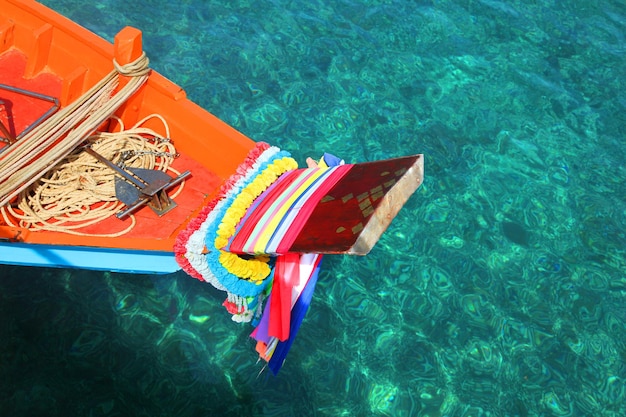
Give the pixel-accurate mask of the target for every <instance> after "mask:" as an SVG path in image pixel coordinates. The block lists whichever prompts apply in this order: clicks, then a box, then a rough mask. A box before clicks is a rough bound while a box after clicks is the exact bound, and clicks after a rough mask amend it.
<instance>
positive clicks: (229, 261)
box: [215, 157, 298, 282]
mask: <svg viewBox="0 0 626 417" xmlns="http://www.w3.org/2000/svg"><path fill="white" fill-rule="evenodd" d="M296 168H298V163H297V162H296V161H295V160H294V159H293V158H289V157H284V158H281V159H277V160H276V161H274V162H272V163H271V164H270V165H268V166H267V168H265V169H264V170H263V172H261V173H260V174H259V175H257V176H256V178H255V179H254V180H253V181H252V182H251V183H250V184H248V185H247V186H246V187H245V188H244V189H243V190H242V191H241V192H240V193H239V195H237V197H235V199H234V201H233V203H232V204H231V206H230V207H229V208H228V209H227V210H226V212H225V213H224V218H223V219H222V222H221V223H220V225H219V227H218V229H217V237H216V238H215V247H216V248H218V249H219V251H220V257H219V260H220V263H221V264H222V266H223V267H224V268H226V270H227V271H228V272H230V273H231V274H234V275H237V276H238V277H240V278H242V279H246V280H249V281H252V282H261V281H263V280H264V279H265V278H266V277H267V276H268V275H269V274H270V267H269V265H268V261H269V256H267V255H257V256H255V257H253V258H250V259H243V258H241V257H239V255H237V254H234V253H230V252H226V251H224V250H222V248H223V247H225V246H226V245H227V244H228V240H229V239H230V237H231V236H232V235H234V234H235V230H236V227H237V224H238V223H239V222H240V221H241V219H242V218H243V216H245V214H246V211H247V210H248V208H249V207H250V206H251V205H252V203H253V202H254V200H255V199H256V198H257V197H258V196H260V195H261V193H263V191H265V190H266V189H267V188H268V187H269V186H270V185H272V184H273V183H274V181H276V180H277V179H278V177H280V176H281V175H282V174H284V173H285V172H287V171H292V170H294V169H296Z"/></svg>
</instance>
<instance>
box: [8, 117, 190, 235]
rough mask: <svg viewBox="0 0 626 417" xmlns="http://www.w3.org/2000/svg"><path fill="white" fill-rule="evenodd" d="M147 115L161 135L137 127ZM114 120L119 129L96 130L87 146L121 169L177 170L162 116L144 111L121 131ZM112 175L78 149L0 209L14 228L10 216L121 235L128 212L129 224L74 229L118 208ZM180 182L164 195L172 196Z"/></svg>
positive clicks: (67, 229)
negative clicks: (156, 123)
mask: <svg viewBox="0 0 626 417" xmlns="http://www.w3.org/2000/svg"><path fill="white" fill-rule="evenodd" d="M153 118H158V119H159V120H161V122H162V123H163V127H164V132H165V136H162V135H159V134H157V133H156V132H155V131H153V130H151V129H148V128H145V127H142V125H143V124H144V123H145V122H146V121H147V120H149V119H153ZM114 120H116V121H117V122H118V123H119V124H120V131H119V132H113V133H110V132H98V133H96V134H94V135H92V136H90V137H89V138H88V139H87V145H88V146H91V148H92V149H93V150H94V151H96V152H98V153H99V154H100V155H102V156H104V157H105V158H107V159H108V160H110V161H113V162H114V163H117V164H118V165H121V166H123V167H125V168H145V169H158V170H161V171H171V172H172V173H174V174H175V175H178V174H179V172H178V171H176V170H175V169H173V168H171V166H170V165H171V164H172V162H173V160H174V158H175V156H176V149H175V148H174V145H173V144H172V142H171V141H170V140H169V139H168V138H169V136H170V132H169V126H168V125H167V122H166V121H165V120H164V119H163V117H161V116H160V115H156V114H153V115H150V116H148V117H146V118H144V119H143V120H141V121H139V122H138V123H137V124H136V125H135V126H133V127H131V128H130V129H125V128H124V125H123V122H122V121H121V120H120V119H119V118H117V117H114ZM115 176H116V174H115V172H114V171H113V170H111V169H110V168H108V167H107V166H105V165H104V164H102V163H100V162H98V161H97V160H96V159H95V158H94V157H92V156H90V155H89V154H87V153H86V152H84V151H82V149H81V148H79V149H76V150H75V151H74V152H73V153H71V154H70V155H69V156H67V157H66V158H64V159H63V161H61V163H59V164H58V165H57V166H55V167H54V169H52V170H50V171H49V172H48V173H47V174H46V175H45V176H44V177H42V178H40V179H39V181H38V182H36V183H34V184H32V185H31V186H29V187H28V188H26V189H25V190H23V191H22V192H20V194H19V197H18V204H17V208H13V207H12V206H10V205H7V206H5V207H0V213H1V214H2V216H3V218H4V221H5V222H6V223H7V224H9V225H11V226H15V224H12V222H11V219H12V218H13V219H17V220H18V221H19V224H18V226H19V227H23V228H27V229H29V230H35V231H37V230H47V231H55V232H63V233H69V234H74V235H82V236H105V237H116V236H121V235H123V234H125V233H128V232H129V231H130V230H131V229H132V228H133V227H134V225H135V217H134V216H132V215H131V219H132V220H131V224H130V225H128V226H127V227H125V228H124V230H121V231H117V232H112V233H106V234H90V233H84V232H81V231H80V230H79V229H82V228H84V227H87V226H90V225H93V224H95V223H98V222H100V221H102V220H104V219H106V218H109V217H111V216H113V215H114V214H115V213H117V212H118V211H119V210H120V209H121V208H122V207H124V204H123V203H121V202H119V201H118V200H117V198H116V196H115ZM183 184H184V183H183ZM183 184H181V186H180V187H179V188H178V189H177V190H176V192H174V193H172V194H171V195H170V197H172V198H174V197H176V195H178V194H179V193H180V192H181V190H182V187H183ZM120 224H123V225H125V223H121V222H120Z"/></svg>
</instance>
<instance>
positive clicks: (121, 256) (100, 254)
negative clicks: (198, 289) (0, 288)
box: [0, 242, 180, 274]
mask: <svg viewBox="0 0 626 417" xmlns="http://www.w3.org/2000/svg"><path fill="white" fill-rule="evenodd" d="M0 264H8V265H21V266H41V267H58V268H78V269H93V270H101V271H111V272H125V273H133V274H168V273H172V272H176V271H178V270H180V266H179V265H178V264H177V263H176V260H175V259H174V254H173V253H172V252H159V251H141V250H123V249H105V248H87V247H80V246H61V245H58V246H56V245H32V244H24V243H8V242H0Z"/></svg>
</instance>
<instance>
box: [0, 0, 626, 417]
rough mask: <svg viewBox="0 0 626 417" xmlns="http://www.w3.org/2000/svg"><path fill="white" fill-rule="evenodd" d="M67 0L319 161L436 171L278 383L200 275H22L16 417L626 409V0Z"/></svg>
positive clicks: (15, 350)
mask: <svg viewBox="0 0 626 417" xmlns="http://www.w3.org/2000/svg"><path fill="white" fill-rule="evenodd" d="M45 3H46V4H48V5H49V6H51V7H53V8H55V9H56V10H58V11H59V12H61V13H63V14H65V15H66V16H68V17H70V18H72V19H74V20H76V21H77V22H79V23H80V24H82V25H84V26H86V27H88V28H89V29H91V30H93V31H95V32H96V33H98V34H100V35H101V36H103V37H105V38H107V39H109V40H112V38H113V36H114V34H115V33H116V32H117V31H118V30H119V29H121V28H122V27H123V26H125V25H132V26H135V27H138V28H140V29H142V30H143V32H144V43H145V49H146V51H147V53H148V55H149V57H150V59H151V64H152V67H153V68H155V69H156V70H158V71H159V72H161V73H163V74H164V75H166V76H167V77H169V78H171V79H172V80H174V81H175V82H176V83H178V84H179V85H181V86H182V87H183V88H185V89H186V91H187V93H188V96H189V97H190V98H191V99H192V100H194V101H196V102H197V103H198V104H200V105H201V106H203V107H204V108H206V109H208V110H209V111H211V112H212V113H213V114H215V115H216V116H218V117H219V118H221V119H223V120H224V121H226V122H227V123H229V124H231V125H232V126H234V127H235V128H237V129H239V130H240V131H242V132H243V133H245V134H246V135H248V136H249V137H251V138H253V139H255V140H262V141H267V142H270V143H272V144H275V145H278V146H280V147H281V148H283V149H286V150H290V151H292V152H293V154H294V156H295V157H296V158H297V159H299V160H300V161H301V162H302V161H303V160H304V158H305V157H306V156H309V155H310V156H318V155H320V154H321V153H322V152H324V151H331V152H333V153H335V154H337V155H340V156H342V157H344V158H345V159H346V160H348V161H350V162H357V161H364V160H374V159H379V158H386V157H394V156H401V155H405V154H412V153H424V154H425V158H426V159H425V162H426V180H425V183H424V185H423V186H422V187H421V188H420V190H419V191H418V192H417V193H416V195H414V196H413V197H412V198H411V200H410V201H409V202H408V204H407V206H406V207H405V208H404V209H403V211H402V212H401V213H400V214H399V216H398V217H397V218H396V219H395V220H394V222H393V224H392V225H391V227H390V229H389V230H388V231H387V233H386V234H385V235H384V237H383V238H382V239H381V241H380V242H379V243H378V245H377V246H376V247H375V248H374V250H373V251H372V252H371V254H370V255H368V256H367V257H365V258H348V257H327V258H326V259H325V261H324V270H323V272H322V274H321V275H320V281H319V283H318V287H317V291H316V294H315V297H314V299H313V303H312V306H311V310H310V311H309V314H308V316H307V317H306V319H305V322H304V324H303V326H302V328H301V331H300V334H299V336H298V339H297V340H296V343H295V344H294V347H293V349H292V351H291V353H290V355H289V356H288V358H287V362H286V364H285V366H284V367H283V369H282V371H281V373H280V374H279V375H278V377H272V376H270V375H269V373H268V372H264V373H262V374H261V375H260V376H259V375H258V374H259V371H260V370H261V368H262V365H261V364H257V363H256V355H255V354H254V346H253V343H252V341H251V340H250V339H249V338H248V332H249V328H248V327H245V326H239V325H236V324H235V323H232V322H231V321H230V318H229V315H228V314H227V313H226V312H225V311H224V310H223V308H222V307H221V305H220V304H221V301H222V295H221V294H218V293H217V292H216V291H213V290H212V288H211V287H210V286H209V285H208V284H202V283H200V282H198V281H196V280H194V279H191V278H188V277H186V276H185V274H184V273H182V272H181V273H179V274H174V275H168V276H147V275H139V276H137V275H123V274H114V273H102V272H88V271H71V270H51V269H33V268H18V267H7V266H1V267H0V274H1V275H2V279H1V280H0V416H64V417H68V416H90V417H91V416H93V417H95V416H178V417H187V416H329V417H330V416H424V417H426V416H428V417H456V416H467V417H470V416H471V417H487V416H490V417H500V416H502V417H504V416H574V417H578V416H593V417H599V416H603V417H613V416H615V417H617V416H624V415H626V401H625V394H626V366H625V363H626V325H625V323H626V303H625V301H626V273H625V272H624V271H625V270H626V250H625V248H626V220H625V219H626V202H625V196H626V186H625V184H624V183H625V178H626V169H625V164H624V161H625V159H626V152H625V150H624V149H625V148H624V143H625V140H624V136H625V134H626V116H625V112H626V93H625V91H626V88H625V87H626V70H625V69H624V68H625V65H624V63H625V62H626V6H625V5H624V3H623V2H622V1H620V0H610V1H609V0H607V1H602V0H598V1H589V0H578V1H567V0H566V1H556V0H552V1H550V0H546V1H530V0H526V1H519V0H518V1H515V0H513V1H506V2H505V1H497V0H440V1H436V0H432V1H427V0H424V1H408V0H404V1H399V0H369V1H361V2H360V1H350V0H335V1H331V0H324V1H322V0H306V1H305V0H298V1H281V0H256V1H239V0H221V1H200V0H188V1H178V2H173V1H172V2H162V1H136V2H127V1H121V0H106V1H105V0H97V1H94V2H89V4H87V2H83V1H78V0H56V1H54V0H47V1H45ZM215 151H216V152H220V151H221V150H220V149H216V150H215Z"/></svg>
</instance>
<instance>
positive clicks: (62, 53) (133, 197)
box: [0, 0, 423, 370]
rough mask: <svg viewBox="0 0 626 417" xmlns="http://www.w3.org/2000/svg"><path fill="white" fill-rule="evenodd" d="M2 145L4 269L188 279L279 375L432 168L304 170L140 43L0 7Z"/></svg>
mask: <svg viewBox="0 0 626 417" xmlns="http://www.w3.org/2000/svg"><path fill="white" fill-rule="evenodd" d="M0 138H2V141H1V142H0V264H6V265H26V266H42V267H62V268H81V269H93V270H106V271H115V272H125V273H149V274H157V273H173V272H176V271H179V270H180V269H181V268H182V269H183V270H185V272H187V273H188V274H190V275H191V276H193V277H195V278H198V279H201V280H204V281H208V282H211V283H212V284H213V285H214V286H216V287H217V288H219V289H222V290H224V291H226V292H227V294H228V296H227V300H226V301H225V306H226V308H227V310H228V311H229V312H230V313H231V314H232V315H233V320H235V321H250V322H253V323H255V332H257V333H259V335H258V338H257V340H258V345H257V350H259V353H260V355H261V356H262V357H264V358H265V359H266V360H268V362H269V360H270V358H271V356H272V354H273V353H274V352H275V349H276V351H281V349H282V350H288V346H287V345H289V346H290V343H291V341H292V337H293V336H295V332H296V331H297V327H298V326H299V321H301V318H299V319H298V318H297V317H295V316H298V315H300V316H302V312H303V311H306V308H307V307H308V302H307V300H306V298H307V296H308V300H309V301H310V295H311V294H308V293H312V288H313V287H314V281H315V279H316V271H318V270H319V262H320V259H321V257H322V256H323V255H324V254H329V253H334V254H356V255H364V254H366V253H367V252H369V250H370V249H371V248H372V247H373V246H374V245H375V243H376V241H377V240H378V238H379V237H380V235H381V234H382V233H383V232H384V230H385V229H386V228H387V226H388V225H389V224H390V222H391V221H392V219H393V217H395V215H396V214H397V213H398V211H399V210H400V208H401V207H402V205H403V204H404V203H405V202H406V201H407V199H408V198H409V197H410V196H411V194H413V193H414V192H415V190H416V189H417V188H418V187H419V186H420V184H421V183H422V181H423V155H421V154H418V155H410V156H401V157H398V158H394V159H389V160H385V161H370V162H362V163H344V162H343V161H342V160H341V159H339V158H336V157H333V156H332V155H325V156H324V157H323V158H321V159H319V160H318V161H309V165H308V166H306V167H298V164H297V162H296V161H295V160H293V158H291V157H290V155H289V153H288V152H286V151H284V150H280V149H278V148H276V147H273V146H270V145H269V144H265V143H256V142H255V141H253V140H252V139H250V138H248V137H246V136H244V135H243V134H242V133H240V132H238V131H237V130H235V129H234V128H232V127H231V126H229V125H227V124H226V123H224V122H223V121H221V120H219V119H218V118H217V117H215V116H214V115H212V114H210V113H209V112H207V111H206V110H204V109H202V108H201V107H199V106H198V105H197V104H195V103H193V102H192V101H190V100H189V99H188V98H187V97H186V94H185V91H184V90H183V89H182V88H181V87H179V86H178V85H176V84H175V83H173V82H172V81H170V80H168V79H167V78H165V77H164V76H162V75H161V74H159V73H158V72H156V71H154V70H151V69H150V68H149V58H148V56H147V55H146V53H145V52H144V51H143V47H142V33H141V31H140V30H139V29H137V28H133V27H125V28H122V29H121V30H120V32H119V33H118V34H117V35H116V36H115V39H114V42H113V43H110V42H108V41H106V40H104V39H102V38H100V37H99V36H97V35H96V34H94V33H92V32H90V31H89V30H87V29H86V28H83V27H81V26H80V25H78V24H76V23H75V22H73V21H71V20H69V19H67V18H66V17H64V16H62V15H60V14H58V13H56V12H54V11H52V10H50V9H49V8H47V7H45V6H44V5H42V4H40V3H37V2H36V1H33V0H0ZM307 287H308V288H309V290H307ZM270 294H273V296H271V297H270ZM307 294H308V295H307ZM281 299H282V304H281ZM298 303H300V304H301V305H300V306H299V304H298ZM264 305H267V306H268V308H264V307H263V306H264ZM270 305H272V306H273V311H274V316H273V317H274V318H273V319H272V320H270V321H271V322H270V324H269V327H270V330H269V332H268V331H267V329H266V330H265V332H264V333H263V330H262V329H263V325H264V323H265V327H266V328H267V327H268V323H267V318H266V317H265V310H269V306H270ZM292 326H294V327H292ZM271 328H273V330H272V329H271ZM260 333H263V335H260ZM281 346H282V347H281ZM284 354H286V351H285V352H284ZM278 356H280V355H278V354H276V357H278ZM281 358H282V359H281V361H280V362H276V363H277V364H278V365H277V366H276V367H275V368H277V369H280V365H281V364H282V360H283V359H284V358H283V357H282V356H281ZM273 370H274V369H273Z"/></svg>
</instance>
